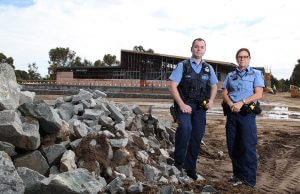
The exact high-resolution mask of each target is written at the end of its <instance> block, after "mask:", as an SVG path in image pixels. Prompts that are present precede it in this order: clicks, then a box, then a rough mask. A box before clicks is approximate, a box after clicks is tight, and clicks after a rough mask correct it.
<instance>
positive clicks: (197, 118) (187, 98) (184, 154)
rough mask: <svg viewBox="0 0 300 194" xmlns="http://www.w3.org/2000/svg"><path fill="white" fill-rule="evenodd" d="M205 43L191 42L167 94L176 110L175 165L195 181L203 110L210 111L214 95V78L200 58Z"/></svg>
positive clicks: (173, 73) (211, 71)
mask: <svg viewBox="0 0 300 194" xmlns="http://www.w3.org/2000/svg"><path fill="white" fill-rule="evenodd" d="M205 51H206V43H205V41H204V40H203V39H201V38H197V39H195V40H194V41H193V43H192V47H191V52H192V57H191V58H189V59H188V60H185V61H183V62H180V63H178V65H177V67H176V69H175V70H174V71H173V72H172V74H171V76H170V77H169V79H170V80H171V84H170V92H171V94H172V96H173V98H174V101H175V107H177V108H178V112H179V114H178V115H177V121H178V128H177V131H176V137H175V153H174V160H175V166H176V167H177V168H178V169H179V170H181V169H182V168H184V169H185V170H186V173H187V175H188V176H189V177H191V178H192V179H194V180H197V174H196V162H197V158H198V154H199V150H200V143H201V139H202V137H203V135H204V131H205V124H206V110H207V109H209V108H211V107H212V105H213V102H214V99H215V97H216V93H217V85H216V84H217V82H218V80H217V77H216V75H215V72H214V70H213V68H212V67H211V66H210V65H209V64H207V63H206V62H205V61H204V60H203V59H202V57H203V55H204V53H205Z"/></svg>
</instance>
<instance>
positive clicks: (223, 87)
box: [222, 73, 229, 90]
mask: <svg viewBox="0 0 300 194" xmlns="http://www.w3.org/2000/svg"><path fill="white" fill-rule="evenodd" d="M228 79H229V73H228V74H227V76H226V78H225V80H224V83H223V86H222V89H223V90H224V89H227V88H228V87H227V84H228Z"/></svg>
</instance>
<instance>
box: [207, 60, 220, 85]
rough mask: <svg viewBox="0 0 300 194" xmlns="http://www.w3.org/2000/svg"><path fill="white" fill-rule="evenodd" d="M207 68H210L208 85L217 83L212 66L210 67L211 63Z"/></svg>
mask: <svg viewBox="0 0 300 194" xmlns="http://www.w3.org/2000/svg"><path fill="white" fill-rule="evenodd" d="M209 68H210V85H212V86H213V85H216V84H217V83H218V79H217V76H216V73H215V70H214V68H212V66H211V65H209Z"/></svg>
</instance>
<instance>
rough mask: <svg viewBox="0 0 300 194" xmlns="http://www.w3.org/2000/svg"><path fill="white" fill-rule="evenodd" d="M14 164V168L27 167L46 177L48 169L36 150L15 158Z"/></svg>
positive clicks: (42, 157) (44, 160)
mask: <svg viewBox="0 0 300 194" xmlns="http://www.w3.org/2000/svg"><path fill="white" fill-rule="evenodd" d="M14 163H15V166H16V167H27V168H30V169H31V170H34V171H37V172H39V173H40V174H42V175H46V173H47V171H48V169H49V165H48V163H47V161H46V159H45V158H44V156H43V155H42V154H41V152H40V151H38V150H35V151H33V152H30V153H28V154H25V155H23V156H19V157H17V158H15V159H14Z"/></svg>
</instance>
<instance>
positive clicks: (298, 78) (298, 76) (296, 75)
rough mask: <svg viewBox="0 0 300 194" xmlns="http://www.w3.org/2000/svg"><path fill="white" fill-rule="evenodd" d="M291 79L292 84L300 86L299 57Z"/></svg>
mask: <svg viewBox="0 0 300 194" xmlns="http://www.w3.org/2000/svg"><path fill="white" fill-rule="evenodd" d="M290 80H291V84H292V85H296V86H300V59H298V64H296V65H295V67H294V70H293V73H292V76H291V79H290Z"/></svg>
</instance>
